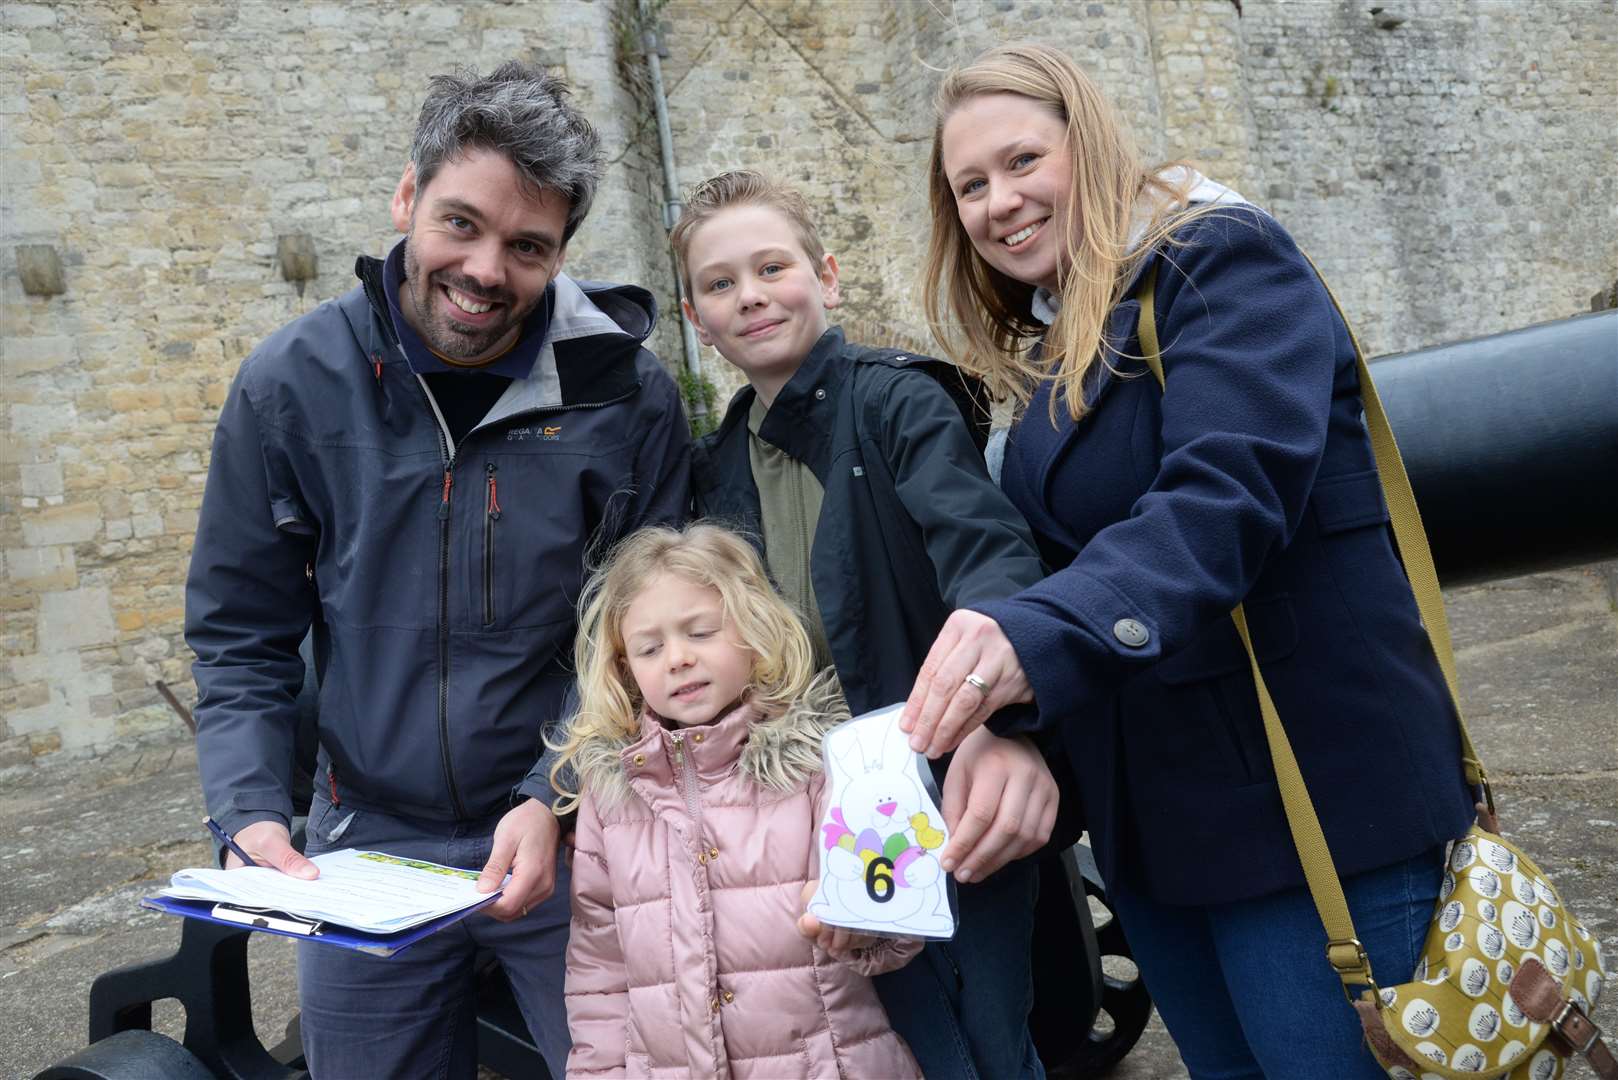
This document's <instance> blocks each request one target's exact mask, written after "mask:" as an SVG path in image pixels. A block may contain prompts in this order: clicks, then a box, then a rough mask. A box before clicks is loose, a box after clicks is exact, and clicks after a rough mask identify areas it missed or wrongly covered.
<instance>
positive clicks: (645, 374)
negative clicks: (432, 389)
mask: <svg viewBox="0 0 1618 1080" xmlns="http://www.w3.org/2000/svg"><path fill="white" fill-rule="evenodd" d="M356 272H357V273H358V275H359V277H360V279H361V281H362V282H363V286H362V287H361V288H356V289H354V290H352V291H350V292H349V293H348V294H347V295H345V296H343V297H342V298H340V299H338V300H334V301H330V302H327V303H325V304H322V305H321V306H320V307H319V308H317V309H316V310H315V311H313V312H310V313H309V314H308V315H305V316H303V317H302V318H300V319H298V320H296V321H295V322H293V323H291V324H290V325H288V326H286V327H284V328H283V329H282V330H280V331H279V332H277V333H276V334H274V335H273V336H271V337H270V338H269V339H268V340H267V341H266V342H264V344H263V345H261V346H260V347H259V348H258V349H257V350H255V351H254V353H253V354H252V355H251V356H249V357H248V358H247V360H246V361H245V362H244V363H243V364H242V367H241V370H240V371H239V372H238V373H237V376H236V379H235V381H234V383H233V384H232V386H231V388H230V392H229V396H228V397H227V398H226V400H225V404H224V408H223V411H222V413H221V415H220V418H219V426H218V429H217V431H216V433H215V436H214V445H213V459H212V462H211V463H210V466H209V471H208V485H207V489H206V492H205V494H204V497H203V502H202V511H201V516H200V519H199V522H198V527H197V539H196V547H195V549H194V551H193V553H192V559H191V571H190V577H189V579H188V581H187V584H186V640H187V642H188V643H189V644H190V646H191V648H192V649H193V650H194V651H195V652H196V655H197V661H196V665H195V673H196V679H197V688H198V694H199V696H198V700H197V708H196V716H197V750H198V755H197V756H198V765H199V767H200V770H201V773H202V781H203V788H204V793H205V794H206V796H207V803H208V808H209V811H210V813H212V814H213V815H214V816H215V817H216V818H218V819H219V821H220V823H221V824H222V825H223V826H224V827H225V828H226V829H228V830H233V831H234V830H237V829H240V828H241V827H243V826H245V825H248V824H250V823H252V822H254V821H261V820H277V821H282V822H285V821H286V820H287V819H288V818H289V817H290V816H291V813H292V806H291V801H290V797H289V787H290V775H291V771H292V755H293V732H294V729H295V724H296V721H295V716H296V712H295V708H294V697H295V695H296V694H297V691H298V688H299V686H300V685H301V683H302V679H303V662H302V661H301V660H300V659H299V656H298V643H299V641H300V640H301V639H302V638H303V636H304V634H305V633H306V631H308V629H309V628H310V626H311V623H312V624H313V625H314V628H315V654H316V662H317V666H318V668H319V669H320V672H321V691H320V765H319V774H320V775H319V780H318V782H319V783H322V784H330V785H331V786H332V790H333V791H334V792H335V793H337V794H338V796H339V797H340V798H341V800H342V802H343V803H344V804H353V805H356V806H359V807H367V806H369V807H372V808H376V809H381V810H386V811H389V812H392V813H396V814H405V815H413V816H417V817H422V818H429V819H435V820H447V819H473V818H481V817H486V816H488V815H491V814H494V813H497V812H500V811H503V810H504V809H505V808H506V807H507V806H508V804H509V799H510V796H511V793H512V790H513V788H514V787H517V788H518V789H519V791H521V792H522V793H523V794H530V795H534V796H537V797H542V798H544V797H548V795H549V787H548V785H546V784H545V783H544V782H543V778H542V777H540V776H537V775H536V776H527V777H526V779H525V776H526V774H528V773H529V770H530V769H532V768H533V767H534V764H535V762H536V760H537V759H538V758H539V755H540V751H541V749H542V747H541V738H540V736H541V730H542V728H544V727H545V726H546V725H547V724H549V723H551V722H553V721H554V720H555V718H556V716H557V714H558V712H559V711H560V709H561V707H562V701H563V696H564V693H565V692H566V690H567V687H568V685H569V676H568V674H567V670H568V668H569V667H570V655H571V650H572V646H573V633H574V623H575V611H574V603H575V601H576V600H577V599H578V596H579V591H580V588H581V586H582V584H583V580H584V568H585V561H586V554H587V551H589V550H591V549H590V546H589V545H590V542H591V538H592V537H593V536H597V537H598V539H597V542H598V543H601V542H605V543H610V542H612V541H613V540H615V539H617V538H618V537H620V536H622V535H624V534H625V533H627V532H628V531H630V530H632V529H634V528H635V527H637V526H639V525H641V524H645V523H651V522H677V521H678V520H679V519H680V518H681V517H682V516H683V513H684V511H685V508H686V505H687V499H688V494H687V491H688V487H687V476H688V464H689V461H688V459H689V436H688V433H687V427H686V421H685V417H684V415H683V412H682V409H681V406H680V399H679V393H678V391H677V389H676V387H675V385H674V381H673V380H672V379H671V378H670V377H669V376H668V374H667V373H666V372H665V371H664V370H663V368H662V367H661V366H660V365H659V363H658V361H657V359H656V357H654V356H653V355H652V354H651V353H650V352H649V351H647V350H646V349H645V348H643V347H642V345H641V342H642V341H643V340H644V339H645V337H646V335H647V333H648V332H650V330H651V328H652V324H653V322H654V320H655V318H656V309H655V306H654V304H653V301H652V298H651V296H650V295H649V294H647V293H646V292H645V291H644V290H642V289H638V288H634V287H625V286H608V285H592V284H584V283H578V282H574V281H573V280H571V279H569V278H567V277H566V276H562V275H558V277H557V278H556V281H555V283H554V286H553V287H554V289H555V292H556V296H555V307H554V314H553V317H552V320H551V324H550V327H549V330H548V332H547V342H546V344H545V346H544V348H543V349H542V350H541V353H540V356H539V358H538V360H537V361H536V363H535V365H534V369H533V372H532V373H531V374H530V376H529V377H528V378H527V379H525V380H518V381H515V382H513V383H512V385H511V386H510V387H509V388H508V390H507V392H506V394H505V395H504V396H503V397H502V398H501V399H500V401H499V403H498V404H497V405H496V406H495V407H494V409H492V410H491V411H490V414H489V417H488V418H485V420H484V421H483V422H482V423H480V424H479V425H478V426H477V427H476V428H475V429H474V430H473V431H472V432H471V433H470V434H468V435H467V436H466V438H465V439H463V440H462V442H461V444H460V445H459V447H452V446H451V445H450V443H449V442H448V437H447V435H446V434H445V432H444V429H443V428H442V426H441V425H440V423H439V422H438V420H437V418H436V417H435V415H434V412H433V408H432V406H431V404H430V402H429V398H428V396H427V393H426V391H425V389H424V387H423V386H422V384H421V382H420V381H419V380H418V379H417V377H416V376H415V375H414V374H413V373H412V372H411V370H410V367H409V365H408V364H407V363H406V362H405V359H404V356H403V354H402V352H401V351H400V349H399V347H398V342H397V339H396V337H395V335H394V332H393V327H392V324H391V321H390V320H389V318H388V316H387V314H386V311H387V308H386V302H385V300H384V299H383V297H382V286H381V263H380V262H378V261H377V260H375V259H361V260H360V261H359V263H358V265H357V266H356ZM598 534H599V535H598Z"/></svg>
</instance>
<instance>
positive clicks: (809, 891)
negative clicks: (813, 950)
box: [798, 881, 882, 960]
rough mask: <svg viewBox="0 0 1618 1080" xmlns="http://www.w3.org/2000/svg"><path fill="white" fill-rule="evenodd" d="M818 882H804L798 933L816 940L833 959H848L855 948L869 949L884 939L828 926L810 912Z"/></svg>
mask: <svg viewBox="0 0 1618 1080" xmlns="http://www.w3.org/2000/svg"><path fill="white" fill-rule="evenodd" d="M817 884H818V883H817V882H814V881H806V882H804V883H803V906H804V909H805V910H804V913H803V914H802V915H799V916H798V933H800V934H802V935H803V936H804V937H806V938H808V939H809V940H810V941H813V942H815V943H816V944H817V945H819V946H820V947H821V948H822V949H825V950H826V951H827V952H828V953H830V954H831V956H832V957H833V959H836V960H847V959H848V958H849V957H850V956H851V955H853V952H854V950H855V949H867V948H870V947H871V946H872V945H875V944H876V943H877V942H879V941H881V940H882V939H881V938H879V937H874V936H872V935H870V934H862V933H860V932H859V931H858V930H849V929H847V928H845V927H841V926H828V925H827V924H825V923H823V922H821V921H820V920H819V919H817V918H815V917H814V916H813V915H811V914H809V911H808V907H809V901H810V900H813V899H814V897H815V886H816V885H817Z"/></svg>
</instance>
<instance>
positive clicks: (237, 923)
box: [140, 892, 501, 956]
mask: <svg viewBox="0 0 1618 1080" xmlns="http://www.w3.org/2000/svg"><path fill="white" fill-rule="evenodd" d="M500 895H501V894H500V893H498V892H493V893H490V894H489V895H488V897H487V898H485V899H483V900H480V901H478V902H477V903H476V904H473V905H472V906H471V907H466V908H462V909H461V910H459V911H452V912H450V913H449V914H448V915H444V916H441V917H439V918H437V919H434V920H432V921H431V922H425V923H422V924H421V925H420V926H412V927H410V928H409V929H407V930H400V931H398V932H397V933H393V934H369V933H366V932H365V931H363V930H352V929H349V928H348V927H346V926H338V925H336V924H335V923H311V922H309V920H307V919H298V918H295V917H293V916H289V915H286V914H285V913H266V912H260V911H257V910H254V909H242V908H237V909H234V910H232V911H230V912H229V917H221V916H219V915H216V914H214V909H215V908H229V907H230V906H231V905H228V904H218V903H216V902H214V901H212V900H176V899H174V898H172V897H168V896H147V897H143V898H142V899H141V902H140V906H141V907H143V908H149V909H150V910H152V911H161V912H163V913H164V914H165V915H179V916H181V917H182V918H186V919H201V920H202V921H203V922H211V923H218V924H219V925H220V926H230V927H234V928H236V929H238V930H245V931H249V932H251V933H262V934H275V935H278V936H280V937H289V938H295V939H297V940H299V941H315V942H319V943H320V944H323V945H335V946H337V947H338V948H339V949H352V950H353V951H355V952H361V953H365V954H367V955H369V956H393V955H395V954H397V953H400V952H403V951H404V950H405V949H408V948H409V947H410V946H412V945H414V944H415V943H416V942H418V941H420V940H421V939H422V938H424V937H427V936H428V935H429V934H435V933H437V932H438V931H440V930H442V929H444V927H446V926H451V925H453V924H455V923H457V922H460V921H461V920H462V919H464V918H466V917H467V916H468V915H471V914H472V913H473V912H476V911H482V910H483V909H484V908H486V907H488V906H489V905H490V904H492V903H494V902H495V901H496V900H498V899H500ZM261 915H262V916H267V917H264V918H258V919H255V916H261ZM260 923H262V924H263V925H259V924H260ZM288 923H301V924H303V926H304V927H306V928H307V929H303V928H298V929H294V928H288V927H287V926H286V924H288Z"/></svg>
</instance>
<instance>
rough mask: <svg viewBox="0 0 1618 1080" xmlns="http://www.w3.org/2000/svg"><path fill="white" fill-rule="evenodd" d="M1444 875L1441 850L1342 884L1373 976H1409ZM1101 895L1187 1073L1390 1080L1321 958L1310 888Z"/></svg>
mask: <svg viewBox="0 0 1618 1080" xmlns="http://www.w3.org/2000/svg"><path fill="white" fill-rule="evenodd" d="M1188 857H1190V858H1196V857H1197V856H1196V855H1195V853H1190V854H1189V855H1188ZM1278 857H1280V856H1279V855H1278ZM1286 857H1289V858H1290V857H1291V853H1290V852H1289V853H1286ZM1443 874H1444V849H1443V848H1442V847H1439V848H1434V849H1433V850H1432V851H1430V852H1427V853H1426V854H1424V855H1418V856H1417V857H1415V858H1413V859H1410V860H1407V861H1405V862H1402V863H1396V864H1394V865H1393V866H1387V867H1383V868H1382V869H1380V870H1370V871H1367V872H1365V873H1363V874H1357V875H1355V876H1353V877H1350V878H1348V879H1346V880H1344V882H1343V893H1344V895H1345V896H1346V897H1347V898H1348V909H1349V914H1350V915H1351V916H1352V917H1353V919H1354V929H1355V932H1356V933H1358V934H1359V938H1360V941H1361V943H1362V944H1364V946H1365V949H1366V952H1367V954H1368V955H1369V956H1370V959H1371V969H1372V972H1373V974H1375V976H1376V977H1377V980H1378V982H1379V983H1382V984H1383V985H1393V984H1397V983H1401V982H1405V981H1406V980H1408V979H1409V978H1410V974H1411V972H1412V971H1414V970H1415V967H1416V960H1417V959H1418V958H1419V957H1420V956H1421V947H1422V943H1423V942H1424V941H1425V940H1426V937H1427V928H1428V926H1429V925H1430V924H1431V922H1432V917H1433V906H1434V904H1436V903H1437V901H1438V887H1439V883H1440V880H1441V879H1442V878H1443ZM1107 898H1108V902H1109V903H1110V904H1111V906H1112V909H1113V911H1114V912H1115V913H1116V914H1117V915H1118V917H1119V918H1120V919H1121V920H1122V922H1123V928H1124V933H1125V934H1126V935H1127V936H1128V938H1129V948H1130V952H1131V953H1132V954H1133V955H1134V958H1135V963H1136V964H1137V965H1138V966H1139V967H1140V972H1141V977H1142V978H1143V979H1144V980H1145V982H1146V988H1147V989H1148V990H1149V991H1151V994H1152V1000H1153V1001H1154V1002H1155V1003H1156V1005H1157V1009H1158V1012H1159V1013H1160V1014H1162V1017H1163V1023H1164V1024H1165V1025H1167V1027H1168V1029H1169V1034H1170V1035H1172V1036H1173V1037H1174V1042H1175V1045H1177V1046H1178V1047H1179V1048H1180V1056H1181V1057H1182V1058H1183V1059H1184V1060H1185V1064H1186V1067H1187V1068H1188V1069H1189V1070H1190V1071H1191V1075H1192V1076H1193V1077H1196V1078H1198V1080H1204V1078H1205V1080H1236V1078H1238V1077H1242V1078H1245V1077H1258V1078H1263V1077H1268V1078H1269V1080H1289V1078H1296V1080H1319V1078H1320V1077H1324V1076H1329V1077H1333V1078H1334V1080H1362V1078H1363V1080H1387V1073H1386V1072H1384V1071H1383V1069H1382V1067H1381V1066H1379V1065H1378V1064H1377V1063H1376V1060H1375V1059H1374V1058H1372V1057H1371V1052H1370V1051H1369V1050H1368V1049H1366V1047H1365V1040H1364V1036H1363V1034H1362V1031H1361V1028H1360V1023H1359V1017H1358V1015H1357V1014H1356V1013H1355V1012H1354V1010H1353V1009H1352V1008H1350V1006H1349V1004H1348V1001H1347V1000H1346V999H1345V998H1344V996H1343V990H1342V983H1341V982H1340V981H1339V980H1338V978H1337V975H1336V973H1335V972H1333V971H1332V969H1331V967H1330V966H1329V965H1328V964H1327V963H1326V931H1325V928H1324V927H1323V926H1322V925H1321V923H1320V916H1319V915H1318V914H1316V912H1315V905H1314V901H1313V900H1312V899H1311V898H1310V896H1309V890H1308V889H1304V888H1298V889H1290V890H1288V891H1286V892H1282V893H1275V894H1272V895H1270V896H1261V897H1259V898H1257V899H1254V900H1242V901H1238V902H1235V903H1230V904H1218V905H1211V906H1208V907H1170V906H1168V905H1165V904H1159V903H1156V902H1154V901H1152V900H1149V899H1147V898H1146V897H1144V896H1142V895H1140V894H1139V893H1137V892H1133V891H1132V890H1131V889H1130V888H1129V886H1128V883H1127V882H1108V883H1107ZM1356 992H1358V989H1356Z"/></svg>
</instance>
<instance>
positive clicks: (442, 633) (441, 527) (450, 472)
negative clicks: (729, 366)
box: [418, 382, 640, 820]
mask: <svg viewBox="0 0 1618 1080" xmlns="http://www.w3.org/2000/svg"><path fill="white" fill-rule="evenodd" d="M418 385H420V384H419V382H418ZM639 390H640V383H639V382H637V383H636V384H635V385H634V386H633V387H631V388H630V389H629V390H627V391H625V392H624V393H622V394H619V395H618V396H617V397H615V398H608V399H607V400H605V401H593V402H587V403H581V404H577V405H552V406H546V407H544V408H539V409H531V410H529V411H528V412H526V413H520V414H517V415H519V416H531V415H537V414H540V413H547V412H560V411H564V410H565V411H568V412H572V411H574V410H583V409H603V408H606V407H607V406H608V405H616V404H617V403H618V402H620V401H625V400H627V399H629V398H631V397H633V396H634V395H635V394H636V393H637V392H639ZM421 392H422V395H423V396H424V397H425V396H427V395H428V391H427V388H426V387H425V386H423V387H422V388H421ZM427 411H428V412H429V413H432V414H433V418H434V420H435V421H436V420H437V419H438V413H437V410H436V409H435V408H434V406H433V405H432V403H431V401H430V400H429V402H428V405H427ZM516 418H517V417H516V416H511V417H503V418H502V419H503V420H515V419H516ZM476 431H477V429H476V428H474V429H473V430H472V431H471V432H468V433H467V438H471V437H472V435H473V434H475V433H476ZM461 441H462V443H463V444H464V443H465V441H466V440H465V439H463V440H461ZM438 453H439V456H440V458H441V459H442V460H443V462H444V494H443V497H442V498H441V499H440V500H439V504H438V749H439V753H440V755H441V756H442V757H443V759H444V783H445V784H446V785H447V786H448V788H449V801H450V805H451V806H452V807H453V808H454V810H455V816H456V818H457V819H460V820H465V819H466V818H467V816H468V815H467V812H466V804H465V803H463V802H462V801H461V790H460V788H459V787H458V786H457V785H456V783H455V765H454V762H453V760H452V758H451V757H450V740H449V531H450V520H449V512H450V489H451V488H453V487H454V485H455V471H454V470H455V455H454V454H452V453H451V448H450V445H449V436H448V435H447V434H445V432H444V428H443V425H442V424H439V427H438ZM491 486H492V485H491ZM485 566H487V563H485ZM485 611H487V608H486V609H485Z"/></svg>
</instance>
